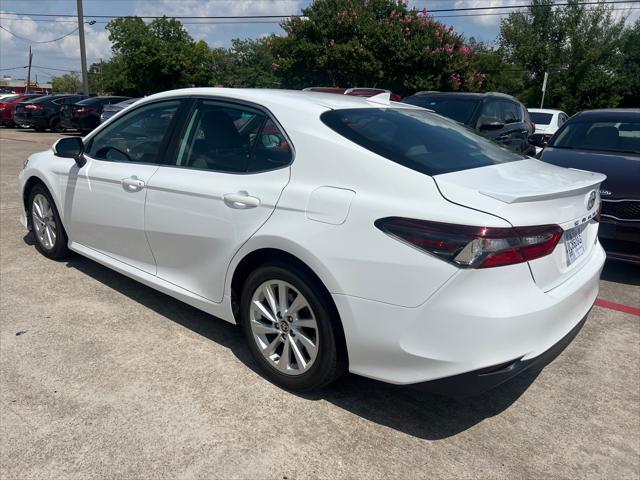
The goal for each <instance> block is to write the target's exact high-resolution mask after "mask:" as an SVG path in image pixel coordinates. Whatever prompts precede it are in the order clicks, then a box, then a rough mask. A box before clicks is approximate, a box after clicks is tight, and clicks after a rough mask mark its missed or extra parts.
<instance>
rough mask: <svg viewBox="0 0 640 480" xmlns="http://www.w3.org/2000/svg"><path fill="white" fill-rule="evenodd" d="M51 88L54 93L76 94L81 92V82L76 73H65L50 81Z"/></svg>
mask: <svg viewBox="0 0 640 480" xmlns="http://www.w3.org/2000/svg"><path fill="white" fill-rule="evenodd" d="M51 88H52V90H53V91H54V92H55V93H76V92H78V91H80V90H82V80H80V75H79V74H78V73H75V72H72V73H65V74H64V75H61V76H59V77H53V78H52V79H51Z"/></svg>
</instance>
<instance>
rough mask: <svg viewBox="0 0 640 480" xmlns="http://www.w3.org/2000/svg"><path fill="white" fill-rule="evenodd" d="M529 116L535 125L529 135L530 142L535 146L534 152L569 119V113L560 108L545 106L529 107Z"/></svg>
mask: <svg viewBox="0 0 640 480" xmlns="http://www.w3.org/2000/svg"><path fill="white" fill-rule="evenodd" d="M528 111H529V116H530V117H531V120H533V123H534V124H535V126H536V129H535V132H534V133H533V135H531V137H530V141H531V143H533V145H535V147H536V154H538V153H540V151H541V150H542V149H543V148H544V147H545V146H546V145H547V143H548V142H549V140H550V139H551V137H552V136H553V134H554V133H556V132H557V131H558V129H559V128H560V127H561V126H562V125H564V122H566V121H567V120H569V115H567V114H566V113H564V112H563V111H562V110H551V109H547V108H529V109H528Z"/></svg>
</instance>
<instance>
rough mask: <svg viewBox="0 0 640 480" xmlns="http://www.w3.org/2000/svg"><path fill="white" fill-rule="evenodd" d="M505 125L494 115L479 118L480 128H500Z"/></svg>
mask: <svg viewBox="0 0 640 480" xmlns="http://www.w3.org/2000/svg"><path fill="white" fill-rule="evenodd" d="M502 127H504V123H502V122H501V121H500V120H498V119H497V118H494V117H480V120H478V129H479V130H500V129H501V128H502Z"/></svg>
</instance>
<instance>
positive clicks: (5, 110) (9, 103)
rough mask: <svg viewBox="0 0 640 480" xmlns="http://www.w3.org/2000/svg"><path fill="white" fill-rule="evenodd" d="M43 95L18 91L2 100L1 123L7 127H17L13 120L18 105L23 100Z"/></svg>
mask: <svg viewBox="0 0 640 480" xmlns="http://www.w3.org/2000/svg"><path fill="white" fill-rule="evenodd" d="M41 96H42V95H40V94H37V93H18V94H16V95H13V96H11V97H5V98H3V99H2V100H0V124H2V125H4V126H5V127H7V128H13V127H15V126H16V123H15V122H14V121H13V113H14V112H15V111H16V105H17V104H18V103H20V102H22V101H23V100H29V99H30V98H35V97H41Z"/></svg>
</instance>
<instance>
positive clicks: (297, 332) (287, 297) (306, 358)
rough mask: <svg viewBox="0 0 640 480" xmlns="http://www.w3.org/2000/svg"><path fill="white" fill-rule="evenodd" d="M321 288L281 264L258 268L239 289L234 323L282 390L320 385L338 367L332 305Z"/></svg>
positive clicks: (333, 376)
mask: <svg viewBox="0 0 640 480" xmlns="http://www.w3.org/2000/svg"><path fill="white" fill-rule="evenodd" d="M321 292H323V288H322V286H321V285H318V282H317V280H316V279H314V278H313V277H312V276H311V275H309V274H307V273H306V272H304V271H302V270H299V269H297V268H294V267H292V266H290V265H285V264H270V265H264V266H261V267H259V268H258V269H256V270H255V271H253V272H252V273H251V274H250V275H249V277H248V278H247V281H246V282H245V284H244V287H243V289H242V295H241V300H240V324H241V325H242V329H243V331H244V334H245V337H246V339H247V342H248V343H249V349H250V350H251V353H252V355H253V358H254V359H255V360H256V362H257V363H258V364H259V365H260V367H261V369H262V370H263V372H264V373H265V375H266V376H267V378H269V380H271V381H272V382H273V383H275V384H277V385H279V386H281V387H283V388H286V389H288V390H295V391H309V390H316V389H319V388H322V387H323V386H325V385H327V384H329V383H331V382H332V381H334V380H335V379H336V378H338V377H339V376H340V375H341V374H342V373H343V371H344V367H343V365H344V363H345V362H342V361H341V360H342V358H340V352H339V351H338V341H337V336H336V332H335V330H336V328H335V327H334V325H333V322H332V316H335V313H334V309H333V308H331V306H330V304H329V303H328V302H329V301H330V299H327V298H325V297H326V296H325V295H323V294H322V293H321ZM334 320H336V319H334Z"/></svg>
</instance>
